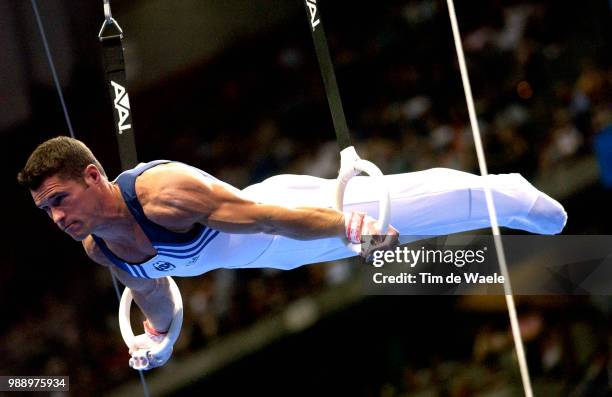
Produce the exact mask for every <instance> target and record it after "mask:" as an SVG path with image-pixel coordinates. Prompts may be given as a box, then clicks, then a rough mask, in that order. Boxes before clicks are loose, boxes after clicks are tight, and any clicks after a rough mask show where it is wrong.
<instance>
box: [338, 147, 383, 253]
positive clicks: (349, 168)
mask: <svg viewBox="0 0 612 397" xmlns="http://www.w3.org/2000/svg"><path fill="white" fill-rule="evenodd" d="M360 172H365V173H366V174H368V175H370V176H371V177H374V178H376V179H378V180H377V182H378V184H379V188H380V192H381V193H380V199H379V201H378V223H379V225H380V231H381V233H383V234H384V233H387V228H388V227H389V218H390V217H391V196H390V195H389V188H388V187H387V186H386V185H385V184H384V183H383V180H382V176H383V173H382V172H381V171H380V169H379V168H378V167H377V166H376V165H375V164H374V163H372V162H370V161H367V160H362V159H361V158H359V155H358V154H357V152H356V151H355V148H354V147H353V146H349V147H347V148H345V149H343V150H342V151H341V152H340V171H339V172H338V179H337V180H336V209H337V210H338V211H343V210H344V191H345V190H346V185H347V184H348V182H349V180H350V179H351V178H352V177H354V176H356V175H358V174H359V173H360ZM346 246H347V247H348V248H349V249H350V250H351V251H353V252H355V253H357V254H359V253H361V244H353V243H351V242H347V243H346Z"/></svg>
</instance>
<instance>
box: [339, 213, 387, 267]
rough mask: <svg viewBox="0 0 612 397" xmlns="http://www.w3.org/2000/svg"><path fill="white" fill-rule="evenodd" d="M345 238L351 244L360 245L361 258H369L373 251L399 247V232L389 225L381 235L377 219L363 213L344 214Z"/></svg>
mask: <svg viewBox="0 0 612 397" xmlns="http://www.w3.org/2000/svg"><path fill="white" fill-rule="evenodd" d="M345 226H346V237H347V239H348V240H349V241H350V242H351V243H355V244H359V243H361V254H360V255H361V256H363V257H364V258H366V259H367V258H369V257H370V256H371V255H372V253H373V252H374V251H379V250H383V251H385V250H389V249H393V248H395V247H397V246H398V245H399V232H398V230H397V229H396V228H394V227H393V226H391V225H389V227H388V228H387V232H386V233H385V234H381V232H380V224H379V223H378V220H377V219H374V218H372V217H371V216H369V215H366V214H365V213H363V212H351V213H347V214H345Z"/></svg>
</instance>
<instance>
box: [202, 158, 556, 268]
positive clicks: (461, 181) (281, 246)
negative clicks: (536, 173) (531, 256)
mask: <svg viewBox="0 0 612 397" xmlns="http://www.w3.org/2000/svg"><path fill="white" fill-rule="evenodd" d="M488 178H489V186H490V188H491V191H492V193H493V201H494V203H495V209H496V212H497V217H498V223H499V225H500V226H505V227H510V228H515V229H521V230H526V231H529V232H532V233H539V234H556V233H559V232H560V231H561V230H562V229H563V226H564V225H565V222H566V219H567V215H566V213H565V211H564V209H563V207H562V206H561V204H559V203H558V202H557V201H555V200H554V199H552V198H550V197H548V196H547V195H546V194H544V193H542V192H540V191H538V190H537V189H536V188H535V187H533V186H532V185H531V184H530V183H529V182H528V181H527V180H526V179H525V178H523V177H522V176H521V175H519V174H504V175H489V176H488ZM384 181H385V183H386V184H387V186H388V187H389V190H390V195H391V221H390V224H391V225H393V226H394V227H395V228H396V229H397V230H399V232H400V235H403V236H406V237H405V238H404V239H403V240H401V241H402V242H408V241H415V240H418V239H419V237H418V236H432V235H446V234H451V233H457V232H463V231H468V230H474V229H481V228H485V227H489V226H490V221H489V214H488V212H487V205H486V201H485V194H484V188H483V182H484V180H483V177H481V176H478V175H473V174H470V173H466V172H461V171H456V170H452V169H446V168H434V169H430V170H426V171H419V172H411V173H405V174H395V175H385V176H384ZM335 186H336V181H335V180H333V179H323V178H317V177H313V176H308V175H278V176H274V177H271V178H269V179H266V180H265V181H263V182H261V183H258V184H255V185H251V186H249V187H247V188H245V189H244V190H243V191H242V192H243V195H244V196H246V197H247V198H249V199H251V200H254V201H257V202H262V203H270V204H279V205H283V206H288V207H333V206H334V200H335V196H334V194H335ZM378 198H379V192H378V189H377V187H376V184H374V183H373V182H372V180H371V179H370V178H369V177H367V176H358V177H355V178H353V179H351V180H350V182H349V183H348V185H347V188H346V193H345V197H344V210H345V211H357V210H358V211H365V212H366V213H367V214H368V215H371V216H373V217H377V216H378ZM215 240H218V241H216V243H215V244H214V245H215V246H217V247H216V249H215V250H214V252H216V253H217V254H214V255H213V257H210V258H209V259H210V260H212V261H213V262H214V263H216V264H217V266H215V267H226V268H263V267H271V268H278V269H293V268H295V267H298V266H302V265H305V264H309V263H318V262H325V261H331V260H337V259H342V258H346V257H349V256H354V255H355V253H354V252H352V251H351V250H349V249H348V248H346V246H345V245H344V242H343V240H342V239H341V238H339V237H330V238H323V239H317V240H307V241H303V240H294V239H291V238H288V237H283V236H271V235H265V234H224V233H221V234H220V235H219V236H218V237H217V238H216V239H215ZM209 252H210V251H209ZM207 255H208V254H207Z"/></svg>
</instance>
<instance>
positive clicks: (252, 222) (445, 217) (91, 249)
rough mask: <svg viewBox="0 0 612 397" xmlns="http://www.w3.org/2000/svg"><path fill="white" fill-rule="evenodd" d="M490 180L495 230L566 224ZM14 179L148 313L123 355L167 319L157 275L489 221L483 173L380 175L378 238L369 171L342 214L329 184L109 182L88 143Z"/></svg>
mask: <svg viewBox="0 0 612 397" xmlns="http://www.w3.org/2000/svg"><path fill="white" fill-rule="evenodd" d="M488 178H489V180H488V182H489V186H490V189H491V191H492V193H493V199H494V203H495V209H496V212H497V216H498V221H499V224H500V226H505V227H510V228H515V229H521V230H525V231H528V232H532V233H540V234H556V233H559V232H560V231H561V230H562V229H563V227H564V226H565V223H566V220H567V215H566V213H565V211H564V209H563V207H562V206H561V204H559V203H558V202H557V201H555V200H554V199H552V198H550V197H549V196H547V195H546V194H544V193H542V192H540V191H538V190H537V189H536V188H535V187H533V186H532V185H531V184H530V183H529V182H528V181H527V180H525V179H524V178H523V177H521V176H520V175H519V174H505V175H489V176H488ZM17 179H18V181H19V183H20V184H21V185H22V186H25V187H27V188H28V189H29V190H30V193H31V194H32V198H33V199H34V203H35V204H36V206H37V207H38V208H40V209H42V210H43V211H45V212H46V213H47V214H48V215H49V217H50V218H51V219H52V220H53V222H54V223H55V224H56V225H57V226H58V227H59V228H60V229H62V230H63V231H64V232H66V233H67V234H69V235H70V236H71V237H72V238H73V239H74V240H77V241H81V242H82V244H83V247H84V248H85V251H86V252H87V255H88V256H89V257H90V258H91V259H92V260H93V261H94V262H97V263H99V264H101V265H104V266H108V267H109V268H110V269H111V271H112V272H113V273H114V274H115V276H116V277H117V278H118V279H119V280H120V281H121V282H122V283H123V284H125V286H126V287H128V288H130V289H131V291H132V295H133V298H134V301H135V302H136V304H137V305H138V306H139V307H140V309H141V310H142V312H143V314H144V315H145V317H146V320H145V321H144V333H143V334H141V335H138V336H137V337H136V338H135V341H134V345H133V346H131V347H130V353H132V352H134V351H136V350H138V349H148V348H151V347H152V346H155V345H156V344H157V343H160V341H161V340H163V337H164V335H165V334H166V332H167V330H168V328H169V326H170V323H171V321H172V314H173V308H174V303H173V301H172V298H171V293H170V290H169V283H168V280H167V279H166V276H183V277H189V276H197V275H200V274H203V273H206V272H208V271H210V270H213V269H218V268H263V267H271V268H278V269H285V270H288V269H293V268H295V267H298V266H302V265H305V264H310V263H318V262H324V261H331V260H336V259H341V258H346V257H349V256H353V255H355V253H354V252H353V251H351V250H350V249H348V248H347V247H346V242H347V240H348V241H350V242H353V243H359V242H360V240H361V236H377V237H375V238H374V243H373V244H372V245H370V249H369V251H368V252H371V251H372V250H374V249H386V248H392V247H394V246H395V245H397V244H398V242H399V234H400V233H401V234H402V235H403V236H419V235H421V236H431V235H445V234H450V233H456V232H462V231H467V230H474V229H479V228H484V227H488V226H489V225H490V221H489V216H488V212H487V207H486V201H485V197H484V188H483V177H481V176H477V175H473V174H469V173H465V172H461V171H455V170H451V169H444V168H434V169H430V170H426V171H419V172H411V173H404V174H396V175H386V176H384V181H385V183H386V184H387V186H388V187H389V190H390V196H391V220H390V222H391V223H392V224H393V226H390V227H389V228H388V231H387V232H386V234H385V235H380V232H379V230H378V225H377V221H376V219H374V218H373V217H375V216H377V212H378V194H377V192H376V189H374V188H373V187H372V185H371V182H370V180H369V179H368V177H359V176H358V177H355V178H353V179H352V180H351V182H350V183H349V184H348V186H347V189H346V193H345V212H340V211H337V210H335V209H332V207H333V201H334V188H335V183H336V182H335V180H328V179H322V178H317V177H313V176H306V175H278V176H274V177H271V178H269V179H267V180H265V181H263V182H261V183H258V184H255V185H251V186H249V187H247V188H245V189H243V190H239V189H237V188H235V187H233V186H231V185H229V184H227V183H225V182H222V181H220V180H218V179H216V178H214V177H213V176H211V175H209V174H207V173H206V172H204V171H201V170H199V169H197V168H195V167H192V166H189V165H186V164H183V163H179V162H174V161H166V160H158V161H152V162H149V163H144V164H139V165H138V166H136V167H135V168H133V169H131V170H127V171H125V172H123V173H121V174H120V175H119V176H118V177H117V178H116V179H115V180H114V181H110V180H109V179H108V178H107V176H106V173H105V172H104V169H103V168H102V165H101V164H100V163H99V162H98V160H97V159H96V158H95V157H94V155H93V153H92V152H91V150H89V148H88V147H87V146H86V145H85V144H83V143H82V142H80V141H78V140H76V139H72V138H68V137H56V138H53V139H50V140H48V141H46V142H44V143H42V144H40V145H39V146H38V147H37V148H36V149H35V150H34V151H33V152H32V154H31V155H30V157H29V158H28V160H27V162H26V165H25V167H24V168H23V170H22V171H21V172H19V174H18V176H17ZM366 214H367V215H366ZM417 238H418V237H413V238H412V241H414V240H416V239H417ZM402 242H404V241H402ZM365 254H366V255H367V252H366V253H365ZM170 354H171V350H170V352H169V353H168V354H167V356H165V357H156V358H155V360H151V361H150V367H149V368H151V367H156V366H161V365H163V364H165V362H166V361H167V360H168V359H169V357H170Z"/></svg>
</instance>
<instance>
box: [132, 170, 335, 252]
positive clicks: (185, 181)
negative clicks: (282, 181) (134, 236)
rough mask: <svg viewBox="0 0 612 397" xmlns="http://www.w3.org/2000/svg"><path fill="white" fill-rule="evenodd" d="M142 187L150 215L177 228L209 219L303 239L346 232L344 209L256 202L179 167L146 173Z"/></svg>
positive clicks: (233, 228)
mask: <svg viewBox="0 0 612 397" xmlns="http://www.w3.org/2000/svg"><path fill="white" fill-rule="evenodd" d="M158 168H159V169H158ZM136 193H137V195H138V199H139V200H140V202H141V204H142V206H143V209H144V211H145V215H146V216H147V217H148V218H149V219H150V220H152V221H153V222H155V223H157V224H159V225H161V226H164V227H166V228H167V229H170V230H174V231H187V230H189V229H191V228H192V227H193V226H194V225H195V224H205V225H208V226H210V227H211V228H213V229H216V230H220V231H224V232H228V233H258V232H263V233H268V234H278V235H283V236H286V237H290V238H294V239H299V240H310V239H317V238H323V237H331V236H338V237H343V236H344V234H345V229H344V227H345V226H344V214H343V213H342V212H339V211H336V210H334V209H329V208H310V207H302V208H288V207H283V206H278V205H271V204H265V203H256V202H254V201H251V200H248V199H246V198H245V197H242V195H241V194H240V192H239V191H236V190H235V189H233V188H231V187H229V186H227V185H225V184H223V183H218V182H215V181H211V180H208V179H206V178H203V177H200V176H199V175H194V174H193V173H192V172H190V170H186V169H180V168H176V167H175V168H172V167H166V168H162V167H161V166H160V167H155V168H153V169H151V170H149V171H147V172H146V173H144V174H142V175H141V176H140V177H139V178H138V179H137V180H136Z"/></svg>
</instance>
